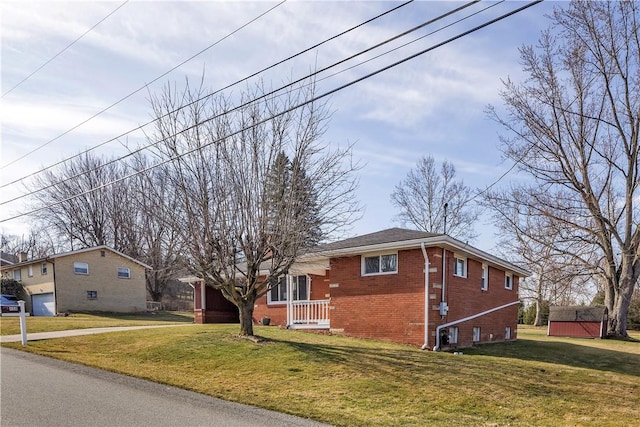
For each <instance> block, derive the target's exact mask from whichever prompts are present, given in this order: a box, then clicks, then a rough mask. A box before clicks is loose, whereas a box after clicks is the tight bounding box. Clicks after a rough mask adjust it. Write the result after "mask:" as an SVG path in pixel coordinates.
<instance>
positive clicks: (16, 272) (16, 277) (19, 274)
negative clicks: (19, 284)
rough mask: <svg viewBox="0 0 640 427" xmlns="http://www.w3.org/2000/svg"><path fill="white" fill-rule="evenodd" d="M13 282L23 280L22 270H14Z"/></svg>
mask: <svg viewBox="0 0 640 427" xmlns="http://www.w3.org/2000/svg"><path fill="white" fill-rule="evenodd" d="M13 280H17V281H20V280H22V269H20V268H16V269H15V270H13Z"/></svg>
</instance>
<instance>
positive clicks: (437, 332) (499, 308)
mask: <svg viewBox="0 0 640 427" xmlns="http://www.w3.org/2000/svg"><path fill="white" fill-rule="evenodd" d="M515 304H520V301H519V300H518V301H513V302H510V303H508V304H504V305H501V306H499V307H494V308H491V309H489V310H486V311H483V312H481V313H478V314H474V315H473V316H469V317H465V318H463V319H458V320H454V321H453V322H449V323H445V324H442V325H440V326H438V327H437V328H436V345H435V347H433V351H438V350H440V330H442V328H447V327H449V326H453V325H455V324H458V323H462V322H466V321H467V320H472V319H475V318H477V317H481V316H484V315H486V314H489V313H493V312H494V311H498V310H502V309H503V308H507V307H511V306H512V305H515Z"/></svg>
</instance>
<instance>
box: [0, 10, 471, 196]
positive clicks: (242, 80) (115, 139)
mask: <svg viewBox="0 0 640 427" xmlns="http://www.w3.org/2000/svg"><path fill="white" fill-rule="evenodd" d="M413 1H414V0H409V1H406V2H404V3H402V4H400V5H398V6H395V7H393V8H391V9H389V10H386V11H385V12H382V13H380V14H378V15H376V16H374V17H372V18H369V19H367V20H366V21H364V22H361V23H360V24H358V25H355V26H352V27H350V28H348V29H347V30H344V31H342V32H340V33H338V34H335V35H333V36H331V37H329V38H328V39H325V40H323V41H321V42H319V43H316V44H314V45H313V46H310V47H308V48H306V49H304V50H302V51H300V52H298V53H296V54H294V55H290V56H288V57H286V58H284V59H281V60H280V61H278V62H275V63H273V64H271V65H269V66H267V67H265V68H262V69H261V70H259V71H256V72H254V73H252V74H250V75H248V76H246V77H243V78H241V79H239V80H236V81H235V82H233V83H230V84H228V85H226V86H224V87H222V88H220V89H217V90H215V91H213V92H210V93H209V94H207V95H205V96H202V97H200V98H198V99H196V100H194V101H191V102H189V103H187V104H184V105H181V106H180V107H179V108H176V109H174V110H172V111H169V112H167V113H165V114H164V115H163V116H161V117H156V118H154V119H153V120H150V121H148V122H146V123H143V124H142V125H139V126H137V127H135V128H133V129H130V130H128V131H126V132H124V133H121V134H119V135H117V136H115V137H113V138H111V139H108V140H106V141H104V142H102V143H100V144H97V145H95V146H93V147H91V148H89V149H86V150H84V151H82V152H81V153H78V154H75V155H73V156H70V157H67V158H65V159H63V160H60V161H58V162H56V163H54V164H52V165H49V166H47V167H45V168H42V169H40V170H38V171H36V172H33V173H31V174H28V175H25V176H23V177H20V178H17V179H15V180H13V181H11V182H7V183H5V184H2V185H0V188H5V187H8V186H10V185H13V184H17V183H18V182H21V181H24V180H25V179H28V178H31V177H33V176H35V175H38V174H40V173H42V172H45V171H47V170H49V169H52V168H54V167H56V166H59V165H61V164H63V163H65V162H67V161H69V160H72V159H75V158H77V157H80V156H82V155H84V154H86V153H88V152H90V151H93V150H95V149H97V148H100V147H103V146H104V145H107V144H109V143H111V142H114V141H117V140H118V139H119V138H122V137H124V136H126V135H129V134H131V133H133V132H135V131H138V130H141V129H143V128H144V127H146V126H148V125H150V124H152V123H154V122H156V121H158V120H160V119H163V118H165V117H167V116H168V115H170V114H174V113H176V112H178V111H180V110H181V109H183V108H186V107H189V106H191V105H193V104H195V103H196V102H200V101H203V100H205V99H207V98H209V97H211V96H214V95H217V94H218V93H221V92H223V91H225V90H227V89H230V88H231V87H233V86H236V85H238V84H240V83H242V82H245V81H247V80H249V79H251V78H253V77H256V76H258V75H260V74H262V73H264V72H265V71H268V70H270V69H272V68H275V67H277V66H278V65H282V64H283V63H285V62H287V61H290V60H291V59H294V58H296V57H298V56H300V55H303V54H305V53H307V52H309V51H311V50H313V49H316V48H318V47H320V46H322V45H324V44H326V43H328V42H330V41H333V40H335V39H337V38H338V37H341V36H343V35H345V34H347V33H349V32H351V31H354V30H356V29H358V28H360V27H362V26H364V25H366V24H369V23H371V22H373V21H375V20H377V19H379V18H381V17H383V16H386V15H388V14H390V13H392V12H395V11H396V10H398V9H400V8H402V7H404V6H406V5H408V4H410V3H412V2H413ZM478 1H479V0H475V1H473V2H471V4H473V3H477V2H478ZM289 85H291V83H290V84H289ZM72 130H73V129H72ZM0 169H1V168H0ZM0 205H1V204H0Z"/></svg>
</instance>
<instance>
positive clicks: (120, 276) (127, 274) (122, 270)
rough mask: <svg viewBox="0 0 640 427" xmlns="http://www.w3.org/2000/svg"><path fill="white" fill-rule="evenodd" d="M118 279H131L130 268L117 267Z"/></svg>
mask: <svg viewBox="0 0 640 427" xmlns="http://www.w3.org/2000/svg"><path fill="white" fill-rule="evenodd" d="M120 273H124V274H120ZM118 279H131V269H130V268H129V267H118Z"/></svg>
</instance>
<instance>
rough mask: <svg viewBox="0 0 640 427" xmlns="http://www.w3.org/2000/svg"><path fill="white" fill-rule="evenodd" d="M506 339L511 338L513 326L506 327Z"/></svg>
mask: <svg viewBox="0 0 640 427" xmlns="http://www.w3.org/2000/svg"><path fill="white" fill-rule="evenodd" d="M504 339H505V340H510V339H511V326H507V327H506V328H504Z"/></svg>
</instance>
